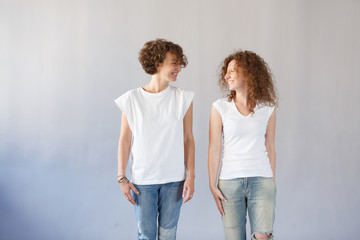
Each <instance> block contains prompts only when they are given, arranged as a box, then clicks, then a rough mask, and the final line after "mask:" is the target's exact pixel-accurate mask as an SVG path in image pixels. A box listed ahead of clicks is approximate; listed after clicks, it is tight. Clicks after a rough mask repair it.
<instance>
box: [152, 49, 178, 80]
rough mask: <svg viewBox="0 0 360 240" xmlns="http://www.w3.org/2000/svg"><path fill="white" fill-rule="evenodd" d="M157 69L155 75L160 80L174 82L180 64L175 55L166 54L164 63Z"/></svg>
mask: <svg viewBox="0 0 360 240" xmlns="http://www.w3.org/2000/svg"><path fill="white" fill-rule="evenodd" d="M157 69H158V71H157V73H156V74H159V76H160V78H161V79H163V80H165V81H169V82H175V81H176V79H177V75H178V74H179V72H180V71H181V63H180V61H179V60H178V59H177V57H176V55H174V54H172V53H171V52H167V53H166V56H165V59H164V61H163V62H162V63H160V64H159V65H158V68H157Z"/></svg>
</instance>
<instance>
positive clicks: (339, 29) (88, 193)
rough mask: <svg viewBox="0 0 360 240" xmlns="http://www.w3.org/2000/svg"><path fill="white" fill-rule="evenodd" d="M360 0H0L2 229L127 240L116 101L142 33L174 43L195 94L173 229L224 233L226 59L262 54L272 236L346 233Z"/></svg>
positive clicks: (359, 140) (135, 74)
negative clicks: (273, 181)
mask: <svg viewBox="0 0 360 240" xmlns="http://www.w3.org/2000/svg"><path fill="white" fill-rule="evenodd" d="M359 10H360V2H359V1H302V0H298V1H287V0H282V1H280V0H277V1H260V0H259V1H230V0H223V1H206V0H199V1H186V0H185V1H171V0H161V1H160V0H156V1H155V0H154V1H147V0H143V1H139V0H134V1H120V0H118V1H115V0H106V1H95V0H94V1H85V0H73V1H61V0H52V1H47V0H43V1H40V0H34V1H27V0H23V1H19V0H16V1H10V0H9V1H6V0H5V1H4V0H1V1H0V30H1V31H0V79H1V87H0V112H1V115H0V134H1V138H0V158H1V160H0V239H4V240H5V239H11V240H12V239H30V240H32V239H37V240H42V239H84V240H85V239H86V240H92V239H135V238H136V223H135V216H134V210H133V207H132V206H131V205H130V204H129V203H128V202H127V201H126V200H125V199H124V197H123V196H122V194H121V191H120V188H119V186H118V184H117V183H116V174H117V160H116V152H117V141H118V136H119V130H120V117H121V112H120V111H119V110H118V109H117V107H116V106H115V104H114V103H113V100H114V99H115V98H116V97H118V96H120V95H121V94H123V93H124V92H126V91H127V90H129V89H132V88H136V87H139V86H141V85H144V84H146V83H147V81H149V79H150V76H148V75H146V74H145V73H144V72H143V70H142V69H141V66H140V64H139V63H138V61H137V56H138V51H139V50H140V48H141V47H142V46H143V44H144V43H145V42H146V41H148V40H152V39H155V38H158V37H160V38H166V39H168V40H171V41H174V42H175V43H178V44H180V45H181V46H182V47H183V49H184V51H185V54H186V55H187V57H188V60H189V65H188V67H187V68H185V69H183V71H182V72H181V73H180V75H179V77H178V82H176V83H175V85H176V86H179V87H182V88H184V89H189V90H193V91H195V92H196V97H195V100H194V136H195V141H196V193H195V196H194V198H193V200H192V201H191V202H189V203H187V204H185V205H184V206H183V209H182V212H181V217H180V222H179V228H178V239H180V240H181V239H190V240H192V239H224V234H223V229H222V223H221V218H220V215H219V214H218V211H217V209H216V205H215V203H214V201H213V198H212V195H211V194H210V191H209V188H208V179H207V178H208V176H207V145H208V117H209V113H210V109H211V103H212V102H213V101H215V100H216V99H217V98H220V97H222V96H223V93H222V92H221V91H220V89H219V88H218V86H217V83H216V81H217V74H218V72H219V69H218V67H219V64H220V62H221V61H222V60H223V59H224V58H225V57H226V56H227V55H228V54H230V53H232V52H233V51H234V50H236V49H239V48H241V49H247V50H252V51H255V52H257V53H258V54H259V55H261V56H262V57H263V58H264V59H265V61H267V62H268V64H269V66H270V68H271V69H272V72H273V74H274V76H275V80H276V84H277V87H278V92H279V95H280V106H279V108H278V114H277V132H276V145H277V189H278V195H277V210H276V211H277V215H276V221H275V229H274V230H275V235H276V239H279V240H282V239H293V240H300V239H320V238H321V239H341V238H344V237H349V238H352V239H354V238H353V237H354V236H357V235H358V229H359V227H360V225H359V221H358V216H359V215H360V207H359V202H360V193H359V190H358V189H359V186H358V181H357V180H358V173H359V170H360V161H359V155H360V151H359V149H360V127H359V126H360V95H359V90H360V68H359V66H360V57H359V53H360V15H359V12H360V11H359Z"/></svg>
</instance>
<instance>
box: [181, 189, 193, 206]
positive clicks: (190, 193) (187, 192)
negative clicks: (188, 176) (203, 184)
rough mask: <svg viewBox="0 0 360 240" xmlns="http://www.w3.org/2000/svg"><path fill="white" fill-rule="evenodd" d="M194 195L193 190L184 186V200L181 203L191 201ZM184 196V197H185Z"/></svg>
mask: <svg viewBox="0 0 360 240" xmlns="http://www.w3.org/2000/svg"><path fill="white" fill-rule="evenodd" d="M193 195H194V189H192V188H190V187H189V186H184V191H183V194H182V197H183V198H184V200H183V203H186V202H187V201H189V200H191V199H192V197H193ZM185 196H186V197H185Z"/></svg>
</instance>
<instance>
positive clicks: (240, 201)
mask: <svg viewBox="0 0 360 240" xmlns="http://www.w3.org/2000/svg"><path fill="white" fill-rule="evenodd" d="M218 186H219V189H220V191H221V192H222V194H223V195H224V197H225V198H226V200H227V202H222V206H223V208H224V211H225V215H224V216H223V217H222V220H223V225H224V231H225V237H226V239H227V240H246V211H248V213H249V219H250V228H251V239H255V237H254V234H255V233H256V232H257V233H266V234H269V238H267V239H273V223H274V219H275V196H276V186H275V182H274V178H272V177H271V178H265V177H248V178H235V179H230V180H219V183H218Z"/></svg>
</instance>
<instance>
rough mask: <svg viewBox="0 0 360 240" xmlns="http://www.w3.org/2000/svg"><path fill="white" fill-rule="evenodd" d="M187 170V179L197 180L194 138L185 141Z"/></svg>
mask: <svg viewBox="0 0 360 240" xmlns="http://www.w3.org/2000/svg"><path fill="white" fill-rule="evenodd" d="M184 151H185V168H186V172H187V177H192V178H195V141H194V137H192V136H191V137H189V138H187V139H185V140H184Z"/></svg>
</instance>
